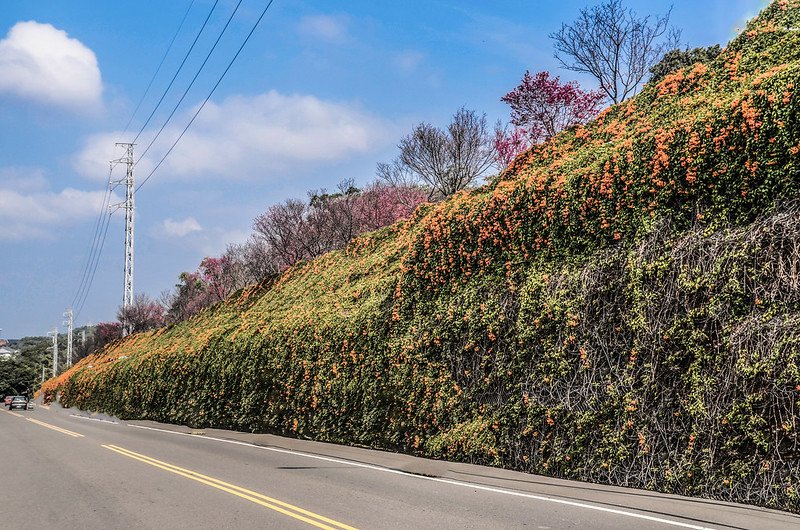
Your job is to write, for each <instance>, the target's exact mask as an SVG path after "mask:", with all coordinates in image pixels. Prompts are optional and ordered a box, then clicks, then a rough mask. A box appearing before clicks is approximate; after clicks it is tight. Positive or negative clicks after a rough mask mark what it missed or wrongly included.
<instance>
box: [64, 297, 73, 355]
mask: <svg viewBox="0 0 800 530" xmlns="http://www.w3.org/2000/svg"><path fill="white" fill-rule="evenodd" d="M64 318H66V319H67V320H65V321H64V325H65V326H67V368H69V367H70V366H72V319H73V314H72V308H71V307H70V308H68V309H67V311H66V313H64Z"/></svg>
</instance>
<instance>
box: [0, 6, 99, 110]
mask: <svg viewBox="0 0 800 530" xmlns="http://www.w3.org/2000/svg"><path fill="white" fill-rule="evenodd" d="M102 91H103V86H102V81H101V77H100V69H99V68H98V66H97V57H95V54H94V52H93V51H92V50H90V49H89V48H87V47H86V46H85V45H84V44H83V43H81V42H80V41H79V40H77V39H72V38H70V37H69V36H68V35H67V33H66V32H65V31H63V30H59V29H56V28H54V27H53V26H51V25H50V24H40V23H38V22H35V21H30V22H18V23H17V24H15V25H14V27H12V28H11V30H10V31H9V32H8V35H7V36H6V38H5V39H3V40H0V92H6V93H10V94H13V95H15V96H18V97H20V98H23V99H29V100H33V101H37V102H43V103H48V104H52V105H56V106H59V107H66V108H69V109H72V110H76V111H81V112H86V111H97V110H98V109H99V108H100V107H101V106H102V103H101V96H102Z"/></svg>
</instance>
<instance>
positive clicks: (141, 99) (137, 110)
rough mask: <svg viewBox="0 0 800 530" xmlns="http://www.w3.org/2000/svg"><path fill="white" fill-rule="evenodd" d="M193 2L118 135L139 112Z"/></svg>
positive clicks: (129, 124)
mask: <svg viewBox="0 0 800 530" xmlns="http://www.w3.org/2000/svg"><path fill="white" fill-rule="evenodd" d="M194 2H195V0H192V1H191V3H189V7H188V8H187V9H186V13H184V14H183V18H182V19H181V22H180V24H178V29H177V30H175V34H174V35H173V36H172V40H170V41H169V46H167V50H166V51H165V52H164V55H163V56H162V57H161V62H159V63H158V66H157V67H156V71H155V72H153V77H151V78H150V82H149V83H147V88H145V89H144V94H142V97H141V98H140V99H139V103H137V104H136V108H135V109H134V111H133V114H131V117H130V118H129V119H128V123H126V124H125V129H124V130H123V131H122V134H121V135H120V136H125V133H126V132H128V127H130V126H131V122H133V118H135V117H136V113H138V112H139V108H140V107H141V106H142V103H144V98H146V97H147V94H148V93H150V88H151V87H152V86H153V81H155V80H156V76H158V72H160V71H161V67H162V66H164V61H165V60H166V59H167V56H168V55H169V52H170V50H172V45H173V44H175V39H176V38H177V37H178V34H179V33H180V32H181V29H182V28H183V24H184V23H185V22H186V17H188V16H189V11H191V10H192V6H193V5H194Z"/></svg>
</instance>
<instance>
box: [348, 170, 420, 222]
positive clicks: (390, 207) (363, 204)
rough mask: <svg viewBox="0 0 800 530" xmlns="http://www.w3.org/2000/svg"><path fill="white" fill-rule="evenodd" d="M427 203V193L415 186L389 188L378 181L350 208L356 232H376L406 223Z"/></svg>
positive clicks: (366, 189) (360, 195) (365, 190)
mask: <svg viewBox="0 0 800 530" xmlns="http://www.w3.org/2000/svg"><path fill="white" fill-rule="evenodd" d="M427 200H428V193H427V191H425V190H424V189H422V188H420V187H419V186H390V185H388V184H386V183H384V182H380V181H378V182H375V183H373V184H370V185H369V186H367V187H366V188H365V189H364V191H362V192H361V193H360V194H359V195H358V197H357V198H356V201H355V204H354V215H355V219H356V226H357V227H358V231H359V233H360V232H368V231H372V230H377V229H378V228H382V227H384V226H388V225H391V224H394V223H396V222H397V221H399V220H401V219H406V218H408V217H409V216H410V215H411V214H412V213H413V212H414V210H415V209H416V208H417V206H419V205H420V204H422V203H425V202H427Z"/></svg>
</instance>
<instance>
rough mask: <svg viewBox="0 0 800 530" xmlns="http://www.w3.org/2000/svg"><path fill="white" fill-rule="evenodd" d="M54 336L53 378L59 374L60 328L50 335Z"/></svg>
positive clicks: (54, 329)
mask: <svg viewBox="0 0 800 530" xmlns="http://www.w3.org/2000/svg"><path fill="white" fill-rule="evenodd" d="M48 335H52V336H53V377H55V376H56V374H57V373H58V328H53V331H51V332H50V333H48Z"/></svg>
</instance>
